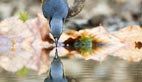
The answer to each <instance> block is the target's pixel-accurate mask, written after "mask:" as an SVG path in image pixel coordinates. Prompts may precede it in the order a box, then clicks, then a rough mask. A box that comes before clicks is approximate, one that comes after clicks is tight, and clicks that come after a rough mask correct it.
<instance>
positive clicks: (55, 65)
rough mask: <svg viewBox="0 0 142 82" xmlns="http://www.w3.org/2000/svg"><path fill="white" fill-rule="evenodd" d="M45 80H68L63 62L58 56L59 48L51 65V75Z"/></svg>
mask: <svg viewBox="0 0 142 82" xmlns="http://www.w3.org/2000/svg"><path fill="white" fill-rule="evenodd" d="M44 82H68V81H67V79H66V77H65V76H64V70H63V64H62V62H61V60H60V58H59V56H58V53H57V50H56V54H55V57H54V59H53V61H52V63H51V66H50V72H49V77H48V78H46V79H45V80H44Z"/></svg>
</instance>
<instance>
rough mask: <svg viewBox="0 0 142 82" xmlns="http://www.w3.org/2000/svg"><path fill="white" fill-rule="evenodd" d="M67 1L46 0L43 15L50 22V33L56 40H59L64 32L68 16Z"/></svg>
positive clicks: (43, 5) (43, 4)
mask: <svg viewBox="0 0 142 82" xmlns="http://www.w3.org/2000/svg"><path fill="white" fill-rule="evenodd" d="M68 10H69V7H68V3H67V0H44V1H43V3H42V11H43V15H44V17H45V18H46V19H48V21H49V26H50V32H51V34H52V35H53V37H54V39H57V40H58V39H59V38H60V36H61V34H62V31H63V28H62V27H63V23H64V21H65V19H66V17H67V15H68Z"/></svg>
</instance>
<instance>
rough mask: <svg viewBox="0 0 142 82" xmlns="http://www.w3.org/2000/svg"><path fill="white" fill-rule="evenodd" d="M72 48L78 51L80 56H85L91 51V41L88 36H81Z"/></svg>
mask: <svg viewBox="0 0 142 82" xmlns="http://www.w3.org/2000/svg"><path fill="white" fill-rule="evenodd" d="M74 47H75V48H76V49H79V51H80V52H81V54H83V55H86V54H88V53H89V52H91V51H92V39H91V37H90V36H88V35H83V36H81V38H79V41H76V42H75V43H74Z"/></svg>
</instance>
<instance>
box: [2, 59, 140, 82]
mask: <svg viewBox="0 0 142 82" xmlns="http://www.w3.org/2000/svg"><path fill="white" fill-rule="evenodd" d="M62 62H63V64H64V71H65V75H66V76H67V78H68V80H69V82H142V62H138V63H132V62H128V61H124V60H121V59H118V58H114V57H109V58H107V59H106V60H105V61H103V62H97V61H94V60H88V61H85V60H82V59H76V58H72V59H62ZM46 77H48V73H45V74H42V75H38V74H37V73H36V72H35V71H32V70H29V72H28V73H27V74H26V75H24V76H21V75H18V74H15V73H11V72H7V71H4V70H3V69H0V82H43V81H44V79H45V78H46Z"/></svg>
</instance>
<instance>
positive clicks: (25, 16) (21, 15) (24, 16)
mask: <svg viewBox="0 0 142 82" xmlns="http://www.w3.org/2000/svg"><path fill="white" fill-rule="evenodd" d="M19 19H20V20H22V21H23V22H26V21H27V20H28V19H29V16H28V13H27V12H25V11H22V12H20V13H19Z"/></svg>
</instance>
